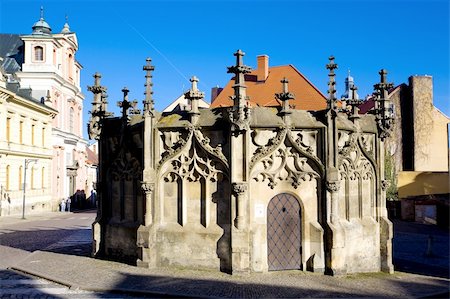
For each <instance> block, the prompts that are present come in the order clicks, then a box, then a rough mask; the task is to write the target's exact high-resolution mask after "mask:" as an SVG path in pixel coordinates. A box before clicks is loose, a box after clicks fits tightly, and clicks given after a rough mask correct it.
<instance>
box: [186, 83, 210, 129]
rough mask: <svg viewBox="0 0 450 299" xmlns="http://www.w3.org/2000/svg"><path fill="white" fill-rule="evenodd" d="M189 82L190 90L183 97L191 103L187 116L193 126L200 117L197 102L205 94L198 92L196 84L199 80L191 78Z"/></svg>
mask: <svg viewBox="0 0 450 299" xmlns="http://www.w3.org/2000/svg"><path fill="white" fill-rule="evenodd" d="M189 81H191V89H190V90H189V91H187V92H186V93H185V94H184V97H185V98H186V99H188V100H189V101H190V102H191V111H190V112H189V114H190V115H191V122H192V123H194V124H195V123H196V122H197V120H198V116H199V115H200V111H199V110H198V102H199V100H201V99H203V98H204V97H205V93H203V92H201V91H199V90H198V87H197V86H198V84H197V83H198V81H199V80H198V78H197V77H196V76H193V77H192V78H191V79H190V80H189Z"/></svg>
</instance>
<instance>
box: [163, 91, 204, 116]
mask: <svg viewBox="0 0 450 299" xmlns="http://www.w3.org/2000/svg"><path fill="white" fill-rule="evenodd" d="M198 107H199V108H209V104H208V103H207V102H205V101H204V100H200V101H199V103H198ZM190 109H191V103H189V101H188V99H186V98H185V97H184V94H182V95H181V96H179V97H178V99H176V100H175V101H173V102H172V103H170V104H169V106H167V107H166V108H165V109H164V110H163V111H162V112H172V111H184V110H190Z"/></svg>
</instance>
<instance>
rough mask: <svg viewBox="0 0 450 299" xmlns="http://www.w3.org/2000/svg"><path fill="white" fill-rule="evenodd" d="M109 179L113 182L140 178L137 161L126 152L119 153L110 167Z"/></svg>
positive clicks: (139, 166)
mask: <svg viewBox="0 0 450 299" xmlns="http://www.w3.org/2000/svg"><path fill="white" fill-rule="evenodd" d="M110 173H111V177H112V179H113V180H115V181H119V180H121V179H124V180H128V181H129V180H132V179H133V178H139V177H140V176H141V174H142V173H141V165H140V163H139V161H138V160H137V159H136V158H135V157H133V156H132V155H131V153H130V152H128V151H121V152H120V153H119V155H118V157H117V158H116V159H115V160H114V162H113V163H112V164H111V167H110Z"/></svg>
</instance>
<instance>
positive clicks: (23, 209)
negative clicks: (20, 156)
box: [22, 159, 38, 219]
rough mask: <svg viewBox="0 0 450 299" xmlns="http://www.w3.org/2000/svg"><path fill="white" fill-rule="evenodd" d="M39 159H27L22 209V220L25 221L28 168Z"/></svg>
mask: <svg viewBox="0 0 450 299" xmlns="http://www.w3.org/2000/svg"><path fill="white" fill-rule="evenodd" d="M37 160H38V159H25V170H24V172H23V207H22V219H25V192H26V190H27V167H28V164H30V163H32V162H36V161H37Z"/></svg>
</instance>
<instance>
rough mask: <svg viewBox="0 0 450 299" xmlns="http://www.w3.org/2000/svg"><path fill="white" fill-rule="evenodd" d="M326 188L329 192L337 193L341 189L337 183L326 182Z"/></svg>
mask: <svg viewBox="0 0 450 299" xmlns="http://www.w3.org/2000/svg"><path fill="white" fill-rule="evenodd" d="M326 186H327V190H328V191H329V192H338V191H339V188H340V187H341V185H340V182H339V181H328V182H326Z"/></svg>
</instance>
